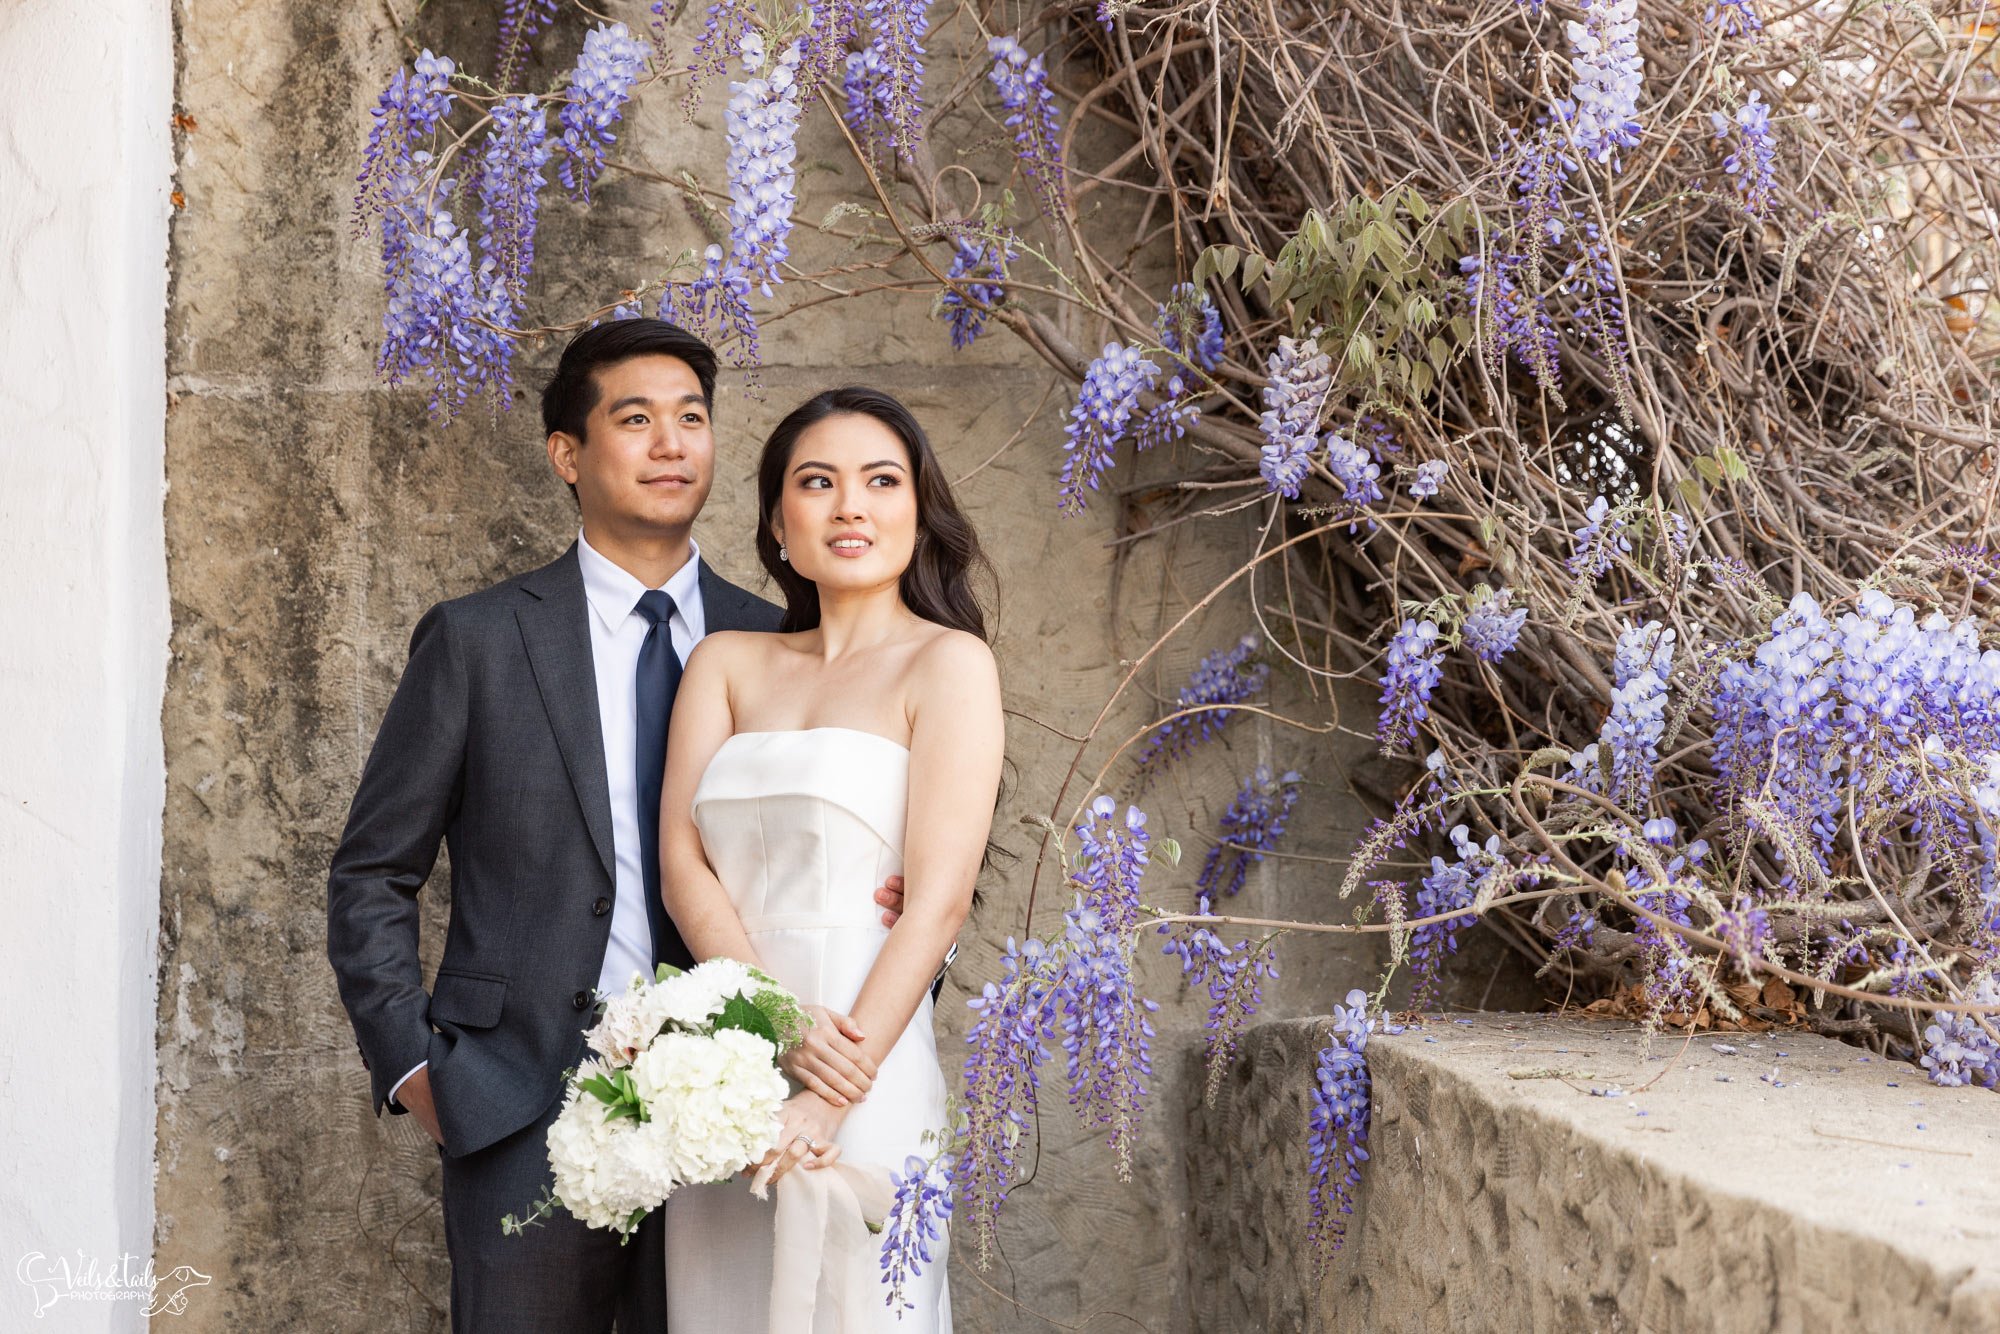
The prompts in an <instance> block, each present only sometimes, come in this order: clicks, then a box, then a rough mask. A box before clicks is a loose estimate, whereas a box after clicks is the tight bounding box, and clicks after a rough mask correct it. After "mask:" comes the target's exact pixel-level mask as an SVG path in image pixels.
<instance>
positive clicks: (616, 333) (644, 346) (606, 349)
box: [542, 319, 715, 495]
mask: <svg viewBox="0 0 2000 1334" xmlns="http://www.w3.org/2000/svg"><path fill="white" fill-rule="evenodd" d="M650 356H666V357H679V358H680V359H681V360H682V361H685V362H686V363H687V364H688V368H689V369H690V370H692V371H693V372H694V378H695V379H697V380H699V381H701V396H702V397H703V398H705V399H707V400H708V411H709V415H710V417H711V418H713V416H714V414H715V349H714V348H711V347H710V346H709V345H708V344H707V343H705V342H703V341H702V340H701V339H699V338H697V337H696V336H695V335H693V334H691V333H689V332H688V331H687V330H686V329H683V328H681V327H680V325H678V324H669V323H668V322H667V321H665V320H647V319H637V320H610V321H607V322H606V323H603V324H599V325H596V326H594V327H592V328H589V329H585V330H584V331H583V332H582V333H580V334H578V335H577V336H576V337H575V338H572V339H570V342H569V346H568V347H566V348H564V349H563V354H562V360H561V361H558V362H557V363H556V373H555V375H554V376H552V377H551V378H550V380H549V383H548V387H547V388H545V389H543V390H542V429H543V432H544V433H545V434H547V435H554V434H555V433H556V432H557V431H561V432H563V433H564V434H566V435H571V436H574V437H576V440H577V442H578V443H579V444H582V443H586V441H585V438H584V423H585V422H587V421H589V420H590V410H591V409H592V408H594V407H596V406H597V400H598V397H599V396H600V394H601V393H602V392H603V391H602V387H601V386H600V385H599V384H598V383H597V372H598V371H600V370H603V369H604V368H605V367H607V366H615V365H617V364H618V363H619V362H621V361H630V360H631V359H632V358H634V357H650ZM570 494H571V495H575V494H576V488H575V487H574V486H572V487H571V488H570Z"/></svg>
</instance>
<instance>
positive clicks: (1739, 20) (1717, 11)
mask: <svg viewBox="0 0 2000 1334" xmlns="http://www.w3.org/2000/svg"><path fill="white" fill-rule="evenodd" d="M1703 17H1704V18H1705V19H1706V20H1707V21H1708V22H1710V23H1713V24H1716V25H1717V26H1719V27H1720V28H1721V29H1722V35H1723V36H1725V37H1741V36H1743V35H1745V34H1746V33H1753V32H1761V31H1762V30H1763V28H1764V20H1762V19H1760V18H1758V17H1757V8H1756V5H1755V4H1754V3H1753V0H1715V3H1713V4H1711V5H1710V6H1709V7H1708V13H1707V14H1706V15H1704V16H1703Z"/></svg>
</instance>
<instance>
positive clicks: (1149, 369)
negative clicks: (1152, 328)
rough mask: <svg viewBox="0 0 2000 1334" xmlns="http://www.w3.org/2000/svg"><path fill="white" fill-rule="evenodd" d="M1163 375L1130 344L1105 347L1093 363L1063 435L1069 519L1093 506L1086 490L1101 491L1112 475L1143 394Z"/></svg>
mask: <svg viewBox="0 0 2000 1334" xmlns="http://www.w3.org/2000/svg"><path fill="white" fill-rule="evenodd" d="M1159 375H1160V367H1159V363H1157V362H1154V361H1149V360H1147V359H1146V357H1145V356H1144V355H1143V354H1142V353H1141V352H1140V350H1139V349H1138V348H1136V347H1133V346H1131V345H1129V344H1126V343H1106V344H1105V345H1104V350H1103V351H1102V352H1101V353H1099V354H1098V357H1097V360H1095V361H1093V362H1091V363H1090V369H1089V370H1088V371H1087V372H1086V373H1085V374H1084V377H1083V385H1082V387H1081V388H1079V389H1078V390H1077V391H1076V405H1075V406H1074V407H1072V408H1071V409H1070V414H1069V425H1068V426H1067V427H1066V428H1065V431H1064V434H1065V437H1066V438H1065V439H1064V441H1063V466H1062V479H1061V482H1060V484H1059V487H1058V497H1059V499H1058V508H1060V509H1061V511H1062V512H1063V513H1064V514H1081V513H1083V512H1084V510H1085V508H1086V507H1087V506H1088V504H1089V502H1088V500H1087V499H1086V497H1085V496H1084V491H1085V489H1086V488H1088V489H1089V490H1091V491H1095V490H1097V487H1098V482H1099V480H1100V479H1101V478H1102V477H1103V476H1104V474H1105V473H1106V472H1107V471H1109V470H1110V467H1111V454H1112V451H1113V450H1114V449H1115V448H1117V445H1118V442H1119V441H1120V440H1122V439H1124V438H1125V434H1126V431H1127V430H1128V429H1129V428H1130V427H1131V424H1132V414H1133V413H1134V412H1135V411H1137V409H1138V406H1139V395H1140V394H1141V393H1142V392H1144V391H1145V390H1148V389H1150V388H1152V387H1153V382H1154V381H1155V380H1157V379H1158V378H1159Z"/></svg>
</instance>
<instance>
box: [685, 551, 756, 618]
mask: <svg viewBox="0 0 2000 1334" xmlns="http://www.w3.org/2000/svg"><path fill="white" fill-rule="evenodd" d="M699 573H700V579H701V618H702V621H703V624H704V627H705V628H706V629H707V630H710V631H714V630H754V629H757V628H758V627H757V626H756V624H755V623H754V621H752V619H751V618H750V616H749V614H748V613H749V610H750V608H751V607H752V606H753V605H754V604H753V603H752V602H751V600H750V595H749V594H748V593H745V592H744V591H743V590H742V589H740V588H738V587H737V586H736V585H735V584H732V583H730V582H729V581H728V580H727V579H724V578H723V577H722V576H721V575H719V574H717V573H716V572H715V567H714V566H712V565H710V564H709V563H708V562H707V561H703V562H702V563H701V569H700V572H699Z"/></svg>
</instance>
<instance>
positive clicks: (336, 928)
mask: <svg viewBox="0 0 2000 1334" xmlns="http://www.w3.org/2000/svg"><path fill="white" fill-rule="evenodd" d="M467 715H468V699H467V690H466V678H465V669H464V663H463V660H462V659H461V657H460V650H459V646H458V645H457V644H456V642H455V641H454V636H453V633H452V626H451V621H450V618H449V616H448V615H447V613H446V611H445V608H444V606H443V605H442V604H440V605H438V606H435V607H432V608H431V609H430V610H429V611H428V612H426V613H425V614H424V617H423V619H422V620H420V621H418V622H417V628H416V631H415V633H414V634H412V635H411V636H410V661H409V665H408V666H407V667H406V668H404V670H403V678H402V680H401V681H400V682H398V683H397V686H396V694H395V697H394V698H393V699H391V700H390V701H389V711H388V712H387V713H386V714H385V715H383V718H382V726H381V730H380V731H378V732H377V733H376V735H375V745H374V748H373V749H372V750H371V751H370V752H369V754H368V762H367V764H366V765H364V766H363V768H362V771H361V784H360V786H359V787H358V788H357V789H356V791H355V794H354V804H353V805H352V806H351V807H350V808H349V809H348V813H347V828H346V831H345V832H344V833H342V835H341V838H340V846H339V847H338V848H337V849H335V851H334V854H333V866H332V869H331V872H330V873H329V875H328V877H327V891H326V952H327V958H328V959H329V960H330V961H331V962H332V964H333V971H334V976H335V978H336V979H337V981H338V982H339V986H340V999H341V1003H342V1004H343V1005H345V1006H346V1007H347V1014H348V1018H349V1019H350V1020H352V1022H353V1024H354V1036H355V1039H356V1041H357V1042H359V1044H360V1046H361V1059H362V1063H363V1064H364V1065H365V1066H366V1067H367V1068H368V1072H369V1076H370V1082H371V1084H372V1086H373V1092H374V1100H375V1110H376V1112H377V1114H378V1115H379V1114H380V1112H381V1111H382V1108H383V1105H384V1104H385V1103H387V1102H388V1100H389V1094H390V1092H391V1089H392V1087H393V1086H395V1085H397V1084H399V1083H401V1079H402V1076H403V1075H404V1073H405V1072H406V1071H409V1070H411V1069H413V1068H414V1067H416V1066H417V1065H418V1064H420V1063H421V1062H423V1061H425V1060H426V1059H428V1057H429V1054H430V1037H431V1028H430V1022H429V1019H428V1018H427V1012H428V1009H429V1005H430V997H429V996H427V995H426V994H425V993H424V988H423V968H422V965H421V964H420V963H419V961H418V957H417V932H418V925H417V923H418V908H417V891H418V890H420V889H422V888H423V885H424V881H425V880H426V879H428V878H429V876H430V873H431V868H432V867H433V866H434V865H436V863H437V853H438V845H439V843H440V842H441V841H442V840H443V838H444V831H445V830H446V828H448V827H449V826H450V824H451V821H452V818H453V816H454V815H456V814H457V811H458V803H459V798H460V795H461V794H462V792H463V790H464V773H465V737H466V719H467ZM390 1108H391V1110H392V1111H398V1112H400V1111H402V1110H403V1109H402V1108H401V1107H400V1106H398V1105H396V1104H390Z"/></svg>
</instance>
